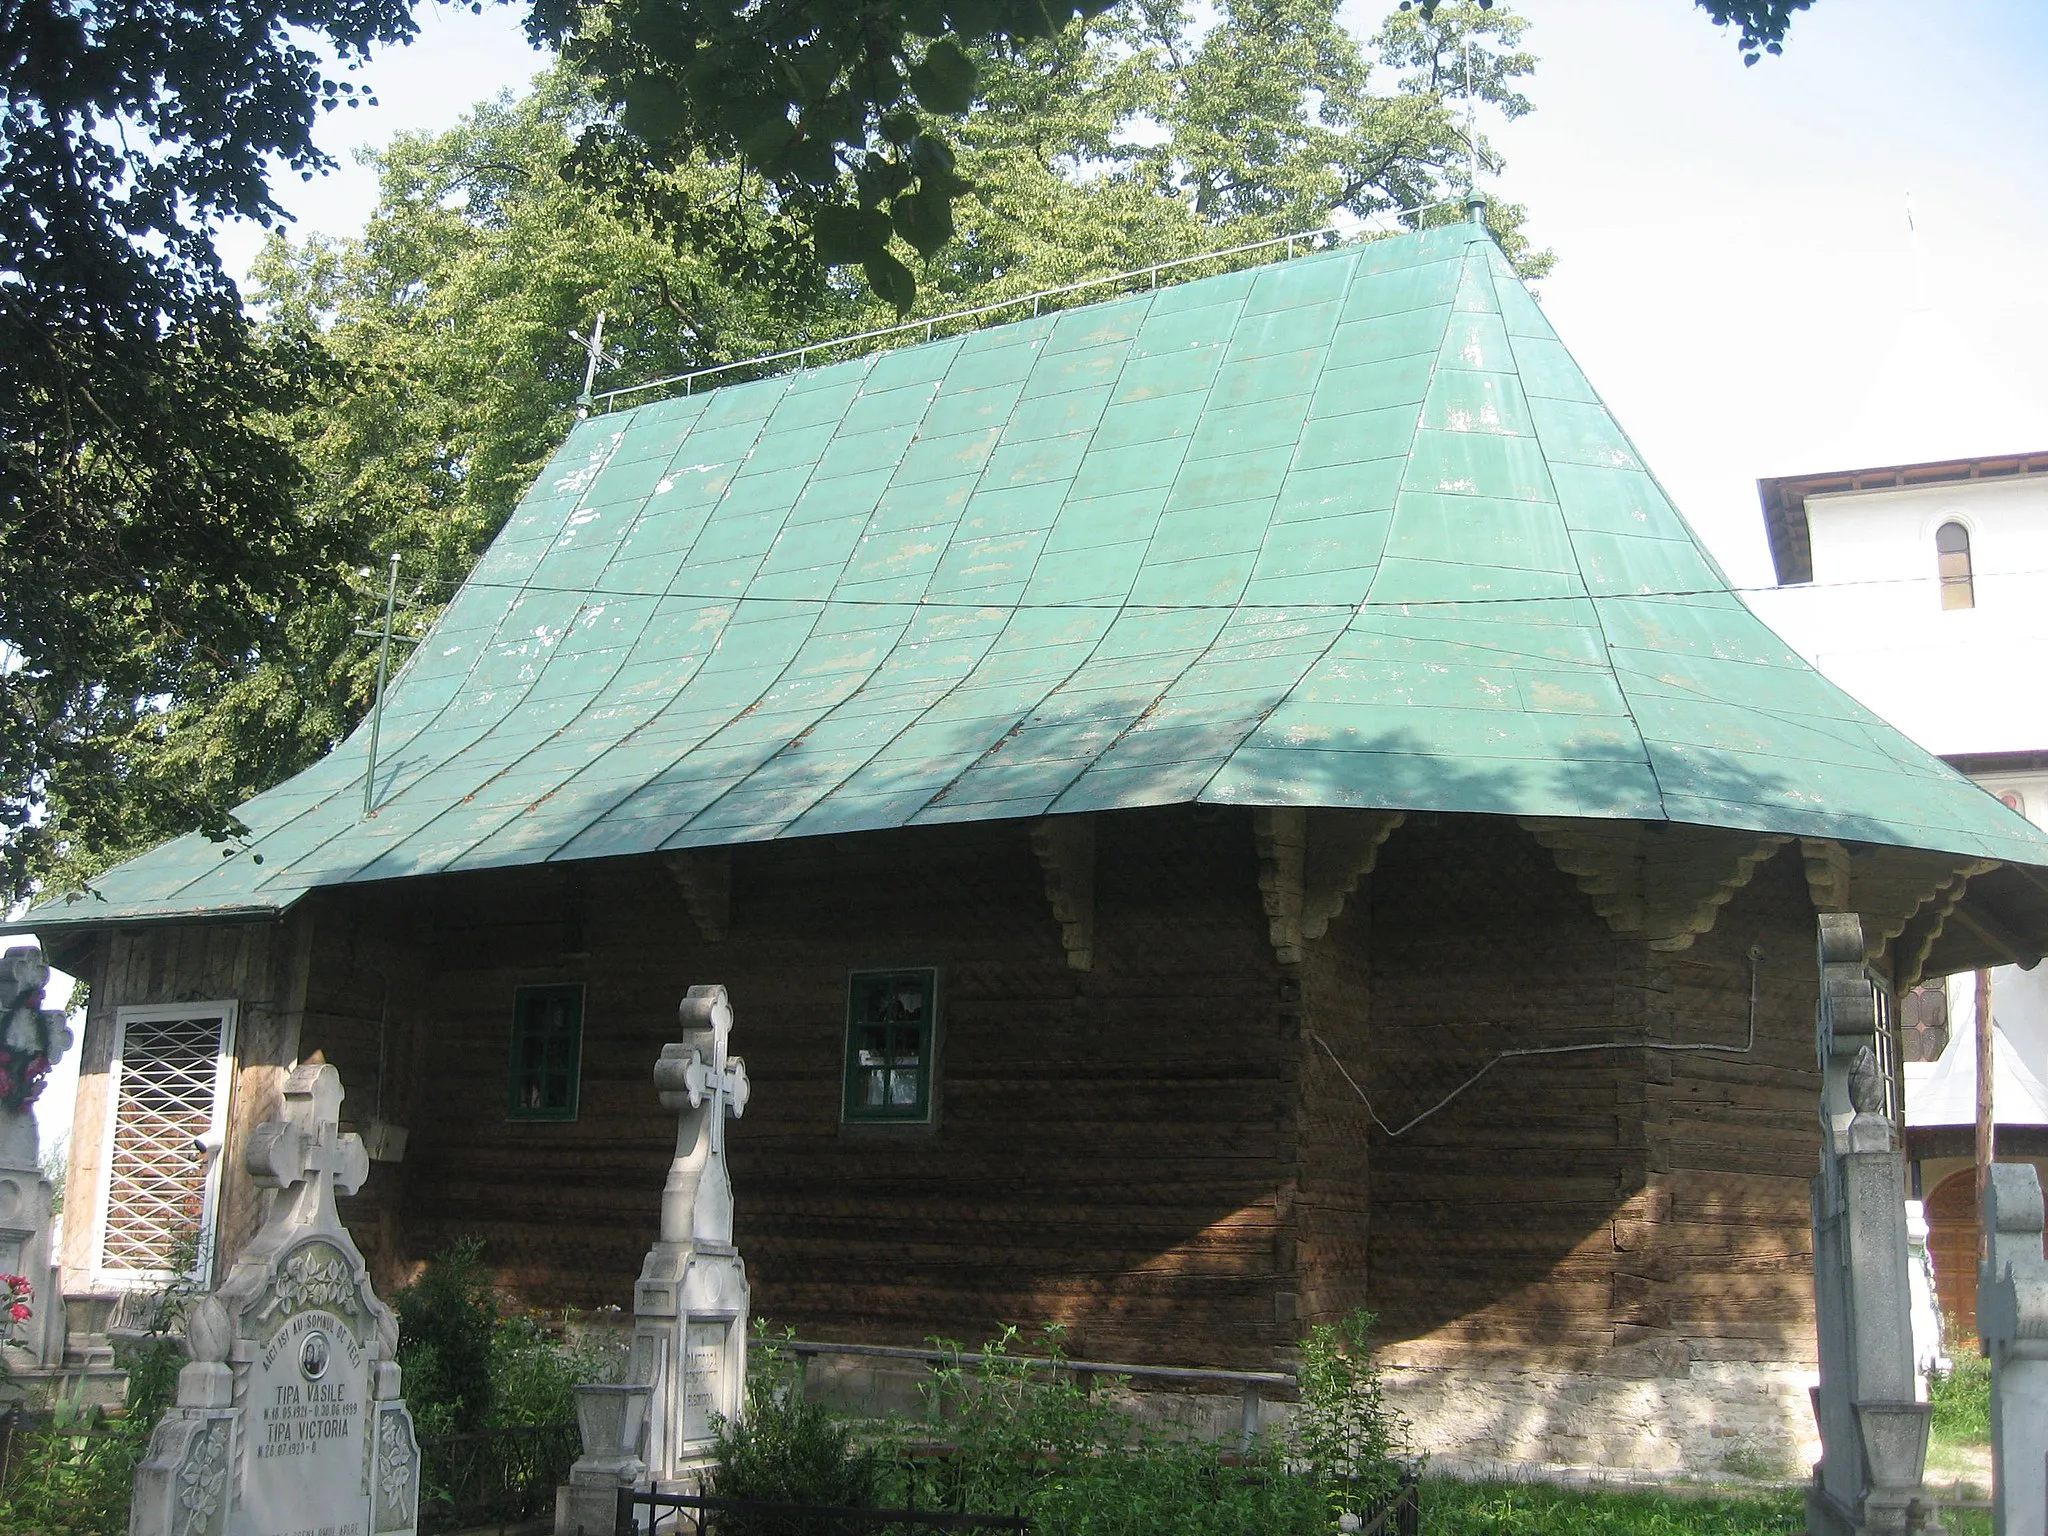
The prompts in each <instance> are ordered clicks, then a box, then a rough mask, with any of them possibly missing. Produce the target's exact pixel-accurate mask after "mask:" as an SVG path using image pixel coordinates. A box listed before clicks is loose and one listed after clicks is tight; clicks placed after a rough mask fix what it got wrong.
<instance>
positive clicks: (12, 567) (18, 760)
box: [0, 0, 412, 903]
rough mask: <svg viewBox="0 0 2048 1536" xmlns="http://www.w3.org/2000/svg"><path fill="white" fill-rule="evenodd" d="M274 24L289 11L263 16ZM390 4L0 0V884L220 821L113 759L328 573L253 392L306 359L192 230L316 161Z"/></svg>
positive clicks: (285, 387) (402, 3)
mask: <svg viewBox="0 0 2048 1536" xmlns="http://www.w3.org/2000/svg"><path fill="white" fill-rule="evenodd" d="M287 22H288V23H289V25H287ZM411 31H412V21H411V5H410V3H409V0H301V3H297V4H294V5H293V6H291V7H290V8H289V9H288V11H280V10H278V9H276V8H268V9H266V8H265V7H263V6H260V5H258V6H244V7H222V6H215V5H210V4H205V3H201V0H153V3H150V4H147V5H144V4H139V3H132V0H131V3H117V4H97V3H87V0H49V3H44V4H37V5H30V6H26V7H22V6H10V7H7V8H6V9H5V11H4V12H0V37H4V39H5V42H4V44H0V647H4V648H5V649H6V651H7V653H8V657H9V664H8V666H7V667H6V669H5V672H4V676H0V784H4V785H5V786H6V789H5V792H4V794H0V898H4V900H5V901H7V902H9V903H11V902H13V901H15V900H16V899H18V898H20V897H21V896H23V895H24V894H26V893H27V892H28V891H29V889H30V888H31V887H32V886H33V884H34V883H35V882H36V881H38V880H42V879H52V880H56V881H58V882H59V883H60V884H61V883H63V882H64V881H65V880H66V879H67V878H71V879H75V877H76V876H77V875H78V874H80V873H90V872H91V869H92V868H94V867H96V865H97V863H99V862H104V858H103V855H104V853H105V851H106V850H108V849H111V848H115V847H122V846H130V845H132V843H133V841H134V840H135V839H136V838H137V837H138V836H152V837H153V835H154V834H155V833H156V832H157V829H159V828H162V827H164V826H173V827H177V828H180V829H182V828H185V827H191V826H203V827H206V828H207V829H209V830H211V831H213V832H215V833H225V832H227V831H228V830H230V828H231V827H232V817H231V815H230V807H231V805H232V803H233V802H232V800H224V799H222V798H221V797H219V796H217V795H215V794H213V793H211V791H212V790H213V788H214V787H215V786H213V785H212V784H210V783H208V782H206V781H204V780H197V781H188V780H180V779H178V778H176V777H170V776H166V777H161V778H160V777H156V776H154V775H151V774H148V773H144V774H143V775H142V779H143V782H141V783H140V784H137V783H134V782H132V776H133V772H134V770H135V769H136V768H137V766H138V765H139V764H141V763H144V762H146V760H147V750H148V743H149V739H150V736H151V733H152V730H153V729H154V728H155V726H156V724H157V722H158V717H160V716H161V714H162V713H163V711H164V709H165V707H166V705H167V704H175V703H176V702H178V701H182V700H186V699H191V698H197V697H203V696H207V695H210V694H211V693H213V692H216V691H218V690H219V689H221V688H223V687H226V686H228V685H229V684H231V683H232V682H233V681H234V680H235V679H236V678H238V677H239V676H241V675H242V673H243V672H244V670H245V669H246V665H247V659H248V657H249V656H250V655H251V654H252V653H253V652H255V651H259V650H261V649H262V648H263V647H264V646H265V645H266V644H267V643H268V641H269V638H270V636H271V634H272V632H273V631H274V629H275V628H276V626H277V625H278V624H279V622H280V619H281V615H282V614H283V613H285V612H286V611H288V610H289V609H290V608H291V607H292V605H293V604H295V603H296V602H297V601H298V600H299V599H300V598H301V597H302V596H304V595H305V594H307V593H310V592H313V591H316V590H318V589H319V588H320V587H321V586H322V585H323V584H325V583H326V582H327V581H329V580H330V579H331V577H332V574H333V570H334V567H335V566H336V564H337V562H339V561H345V560H346V558H347V554H348V549H347V545H348V539H347V537H346V530H342V529H337V528H335V527H332V526H330V525H327V524H325V523H322V522H319V521H315V520H309V519H306V518H302V517H301V516H299V515H298V509H297V508H296V507H295V505H294V500H293V498H294V492H295V491H296V489H297V486H298V483H299V479H300V471H299V466H298V464H297V461H296V459H295V457H294V455H293V454H292V452H291V450H290V447H289V445H288V444H287V443H286V442H284V441H283V440H282V439H281V438H280V437H279V436H278V434H277V433H276V431H275V430H274V427H273V420H272V419H273V418H274V416H275V415H276V414H277V413H278V412H280V411H284V410H289V409H292V408H294V407H295V406H297V405H298V404H299V403H300V402H302V401H304V400H305V399H306V398H307V397H308V395H309V393H310V392H311V391H312V390H314V389H315V388H316V387H317V386H318V384H319V382H320V381H321V380H322V379H323V378H325V377H327V376H328V374H329V364H328V360H327V358H326V356H325V354H324V353H323V352H322V350H321V349H320V348H319V347H318V345H317V344H315V343H314V342H313V341H312V340H311V339H310V338H308V337H306V336H304V335H302V334H295V333H289V332H285V331H282V330H280V331H275V332H272V333H269V334H266V335H263V336H260V337H259V336H257V335H255V334H254V333H252V331H251V328H250V326H249V324H248V322H247V320H246V318H245V317H244V315H243V313H242V308H241V300H240V296H239V295H238V294H237V292H236V290H235V286H234V284H233V282H232V281H231V280H230V279H229V278H228V277H227V275H226V274H225V273H224V272H223V271H222V270H221V267H220V264H219V261H218V259H217V258H216V256H215V254H214V250H213V245H212V237H211V230H212V228H213V227H214V226H215V225H216V224H218V223H219V222H221V221H225V220H229V219H234V218H252V219H256V220H258V221H260V222H269V221H271V220H272V219H273V218H274V217H275V216H276V214H277V206H276V204H275V202H274V201H273V200H272V198H271V195H270V192H269V188H268V180H267V176H268V171H269V169H270V167H271V165H272V164H273V162H277V163H281V164H282V165H284V166H288V167H290V168H291V169H293V170H296V171H299V172H302V173H305V174H308V175H310V174H313V173H315V172H317V171H318V170H320V169H321V168H323V167H324V166H326V165H327V164H329V163H330V162H329V160H328V158H327V157H326V156H325V155H324V154H322V153H321V152H320V151H319V150H318V149H317V148H316V147H315V145H314V143H313V138H312V128H313V123H314V121H315V120H316V119H317V117H318V116H319V114H320V112H321V110H322V109H323V107H326V106H332V105H334V104H335V103H337V102H339V101H341V100H343V99H347V98H349V97H350V94H351V90H352V88H351V87H350V86H348V85H347V84H346V83H344V82H340V81H336V80H334V79H332V78H330V77H329V75H328V73H327V71H326V69H325V68H324V66H323V63H322V60H321V58H320V55H319V54H318V53H317V52H316V51H315V50H314V48H313V47H310V46H308V44H310V43H317V42H324V43H326V44H328V45H331V46H332V47H333V48H335V49H336V50H338V52H339V53H340V54H341V55H342V56H343V57H344V58H350V59H354V58H360V57H362V56H364V54H365V53H366V50H367V49H368V47H369V45H370V44H371V43H372V42H374V41H378V40H385V39H394V38H402V37H406V36H409V35H410V34H411Z"/></svg>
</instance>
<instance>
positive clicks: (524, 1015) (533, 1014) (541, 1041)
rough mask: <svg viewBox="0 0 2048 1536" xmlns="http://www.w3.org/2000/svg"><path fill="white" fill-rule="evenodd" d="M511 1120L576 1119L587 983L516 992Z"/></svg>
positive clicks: (508, 1087) (508, 1090) (508, 1088)
mask: <svg viewBox="0 0 2048 1536" xmlns="http://www.w3.org/2000/svg"><path fill="white" fill-rule="evenodd" d="M507 1065H508V1070H507V1073H506V1084H505V1118H506V1119H508V1120H574V1119H575V1118H576V1099H577V1093H578V1090H579V1088H580V1086H581V1081H582V1075H583V983H582V982H580V981H576V982H562V983H556V984H553V985H550V986H540V987H520V988H517V989H516V990H515V991H514V992H513V994H512V1048H511V1052H510V1060H509V1062H508V1064H507Z"/></svg>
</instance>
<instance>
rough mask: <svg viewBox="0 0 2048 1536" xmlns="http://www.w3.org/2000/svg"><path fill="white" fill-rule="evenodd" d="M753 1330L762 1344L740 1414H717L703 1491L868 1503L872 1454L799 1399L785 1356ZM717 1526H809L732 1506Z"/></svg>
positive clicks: (754, 1533) (745, 1533) (799, 1535)
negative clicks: (713, 1467)
mask: <svg viewBox="0 0 2048 1536" xmlns="http://www.w3.org/2000/svg"><path fill="white" fill-rule="evenodd" d="M755 1331H756V1336H757V1338H759V1339H760V1340H761V1341H762V1342H763V1344H764V1346H765V1347H763V1348H758V1349H755V1350H753V1351H751V1352H750V1355H751V1357H752V1358H751V1359H750V1361H749V1365H750V1367H751V1368H750V1369H749V1371H748V1374H747V1407H746V1412H745V1414H744V1415H742V1417H741V1419H740V1421H739V1422H737V1423H734V1422H733V1421H731V1420H720V1422H719V1425H718V1470H717V1472H716V1473H715V1474H714V1475H713V1477H712V1480H711V1489H710V1491H711V1492H712V1493H715V1494H717V1495H719V1496H720V1497H721V1498H728V1499H761V1500H764V1501H766V1502H769V1503H776V1504H829V1505H837V1506H840V1507H844V1508H856V1509H859V1508H871V1507H872V1506H873V1505H874V1502H875V1493H876V1468H875V1461H874V1457H873V1456H872V1455H870V1454H868V1453H866V1452H857V1451H856V1450H855V1449H854V1445H853V1435H852V1431H851V1430H850V1428H849V1427H848V1426H847V1425H846V1424H844V1423H842V1422H841V1421H840V1420H839V1419H837V1418H836V1417H834V1415H833V1414H832V1413H831V1412H830V1411H829V1410H828V1409H826V1408H824V1407H823V1406H821V1405H819V1404H817V1403H812V1402H806V1401H805V1399H804V1395H803V1391H802V1384H801V1381H800V1379H799V1378H798V1377H797V1375H796V1373H795V1371H794V1370H793V1369H791V1368H790V1365H791V1362H790V1361H788V1360H787V1359H786V1358H784V1357H782V1356H781V1355H780V1354H779V1352H777V1351H776V1350H775V1349H774V1348H773V1347H772V1345H770V1344H768V1342H767V1341H768V1334H767V1330H766V1328H765V1327H764V1326H760V1325H757V1327H756V1330H755ZM717 1526H718V1529H719V1530H720V1531H725V1532H730V1533H731V1536H803V1533H804V1532H806V1531H808V1530H809V1529H811V1527H810V1525H809V1523H808V1522H805V1521H802V1520H790V1519H776V1518H773V1517H761V1516H742V1515H737V1514H722V1515H720V1516H719V1517H718V1520H717ZM820 1529H822V1527H821V1528H820Z"/></svg>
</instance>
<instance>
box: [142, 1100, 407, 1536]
mask: <svg viewBox="0 0 2048 1536" xmlns="http://www.w3.org/2000/svg"><path fill="white" fill-rule="evenodd" d="M341 1100H342V1091H341V1077H340V1074H339V1073H337V1072H336V1071H335V1070H334V1068H333V1067H330V1066H324V1065H320V1066H302V1067H299V1068H297V1069H296V1070H295V1071H293V1072H292V1074H291V1076H290V1077H289V1078H287V1079H286V1080H285V1089H284V1119H283V1120H276V1121H271V1122H270V1123H268V1124H266V1125H262V1126H259V1127H257V1129H256V1131H255V1133H254V1134H253V1135H252V1136H251V1137H250V1138H249V1148H248V1153H247V1158H246V1164H247V1168H248V1172H249V1175H250V1177H251V1178H253V1179H254V1180H255V1182H256V1184H257V1185H258V1186H259V1187H260V1188H262V1189H265V1190H267V1191H269V1192H270V1193H269V1194H268V1195H267V1197H266V1199H267V1204H268V1209H267V1211H266V1213H265V1217H264V1221H263V1226H262V1230H261V1231H259V1232H258V1233H257V1235H256V1238H255V1240H254V1241H253V1242H251V1243H250V1244H249V1246H248V1248H247V1249H246V1250H244V1252H243V1254H242V1257H241V1258H240V1259H238V1260H237V1261H236V1263H235V1267H234V1269H233V1270H232V1271H231V1272H230V1273H229V1275H228V1277H227V1280H226V1282H225V1283H224V1284H222V1285H221V1287H220V1288H219V1289H218V1290H217V1291H215V1292H213V1293H212V1294H211V1295H208V1296H206V1297H203V1298H202V1299H201V1300H200V1302H199V1303H198V1305H197V1306H196V1307H194V1308H193V1310H192V1313H191V1315H190V1317H189V1318H188V1319H187V1321H186V1330H185V1337H186V1347H187V1350H188V1352H189V1353H190V1354H191V1356H192V1361H191V1364H189V1365H187V1366H186V1367H185V1368H184V1370H182V1371H181V1372H180V1373H179V1375H178V1401H177V1406H176V1407H174V1408H172V1409H171V1410H169V1412H168V1413H166V1415H165V1416H164V1418H163V1420H162V1421H161V1422H160V1423H159V1424H158V1425H157V1427H156V1432H155V1433H154V1434H153V1435H152V1436H151V1437H150V1442H149V1455H148V1458H147V1459H146V1460H145V1461H144V1462H143V1463H142V1465H141V1466H140V1467H138V1468H137V1469H136V1474H135V1500H134V1503H133V1505H132V1507H131V1510H130V1514H129V1525H128V1529H129V1536H411V1533H412V1532H413V1530H414V1528H415V1527H416V1525H417V1524H418V1509H419V1492H420V1461H419V1446H418V1443H417V1442H416V1441H415V1439H414V1438H413V1429H412V1415H411V1414H410V1413H408V1412H407V1411H406V1406H405V1402H404V1400H403V1399H402V1398H401V1397H400V1396H399V1373H398V1365H397V1362H396V1361H395V1359H394V1358H393V1356H394V1354H395V1352H396V1350H397V1346H398V1324H397V1322H396V1321H395V1320H394V1319H393V1317H392V1315H391V1311H390V1309H389V1308H388V1307H386V1306H385V1305H384V1304H383V1303H382V1302H380V1301H379V1300H378V1299H377V1297H376V1295H375V1294H374V1293H373V1292H372V1291H371V1289H370V1280H369V1274H368V1272H367V1270H366V1269H365V1268H364V1265H363V1256H362V1254H361V1253H360V1252H359V1251H358V1250H357V1248H356V1245H355V1242H354V1240H353V1239H351V1238H350V1236H349V1234H348V1229H347V1228H346V1227H344V1226H343V1225H342V1224H341V1219H340V1217H339V1216H338V1215H336V1213H335V1208H334V1198H335V1195H336V1194H337V1193H340V1194H344V1195H348V1194H354V1193H355V1191H356V1190H357V1189H358V1188H359V1187H360V1186H361V1184H362V1181H363V1179H364V1177H365V1176H366V1175H367V1174H368V1172H369V1157H368V1155H367V1154H366V1153H365V1152H364V1150H363V1144H362V1142H361V1140H360V1139H359V1138H357V1137H356V1136H354V1135H343V1134H341V1130H340V1111H341Z"/></svg>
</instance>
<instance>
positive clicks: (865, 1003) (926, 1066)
mask: <svg viewBox="0 0 2048 1536" xmlns="http://www.w3.org/2000/svg"><path fill="white" fill-rule="evenodd" d="M938 1012H939V973H938V972H937V971H935V970H930V969H923V970H920V969H903V970H891V971H855V972H854V973H853V974H852V975H851V976H849V977H848V978H847V984H846V1081H845V1093H844V1095H843V1098H842V1104H843V1112H844V1114H845V1117H846V1119H847V1121H848V1122H849V1123H858V1124H882V1125H887V1124H899V1125H900V1124H917V1123H922V1122H925V1121H928V1120H930V1119H931V1117H932V1054H933V1046H934V1043H935V1042H936V1041H937V1039H938Z"/></svg>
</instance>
